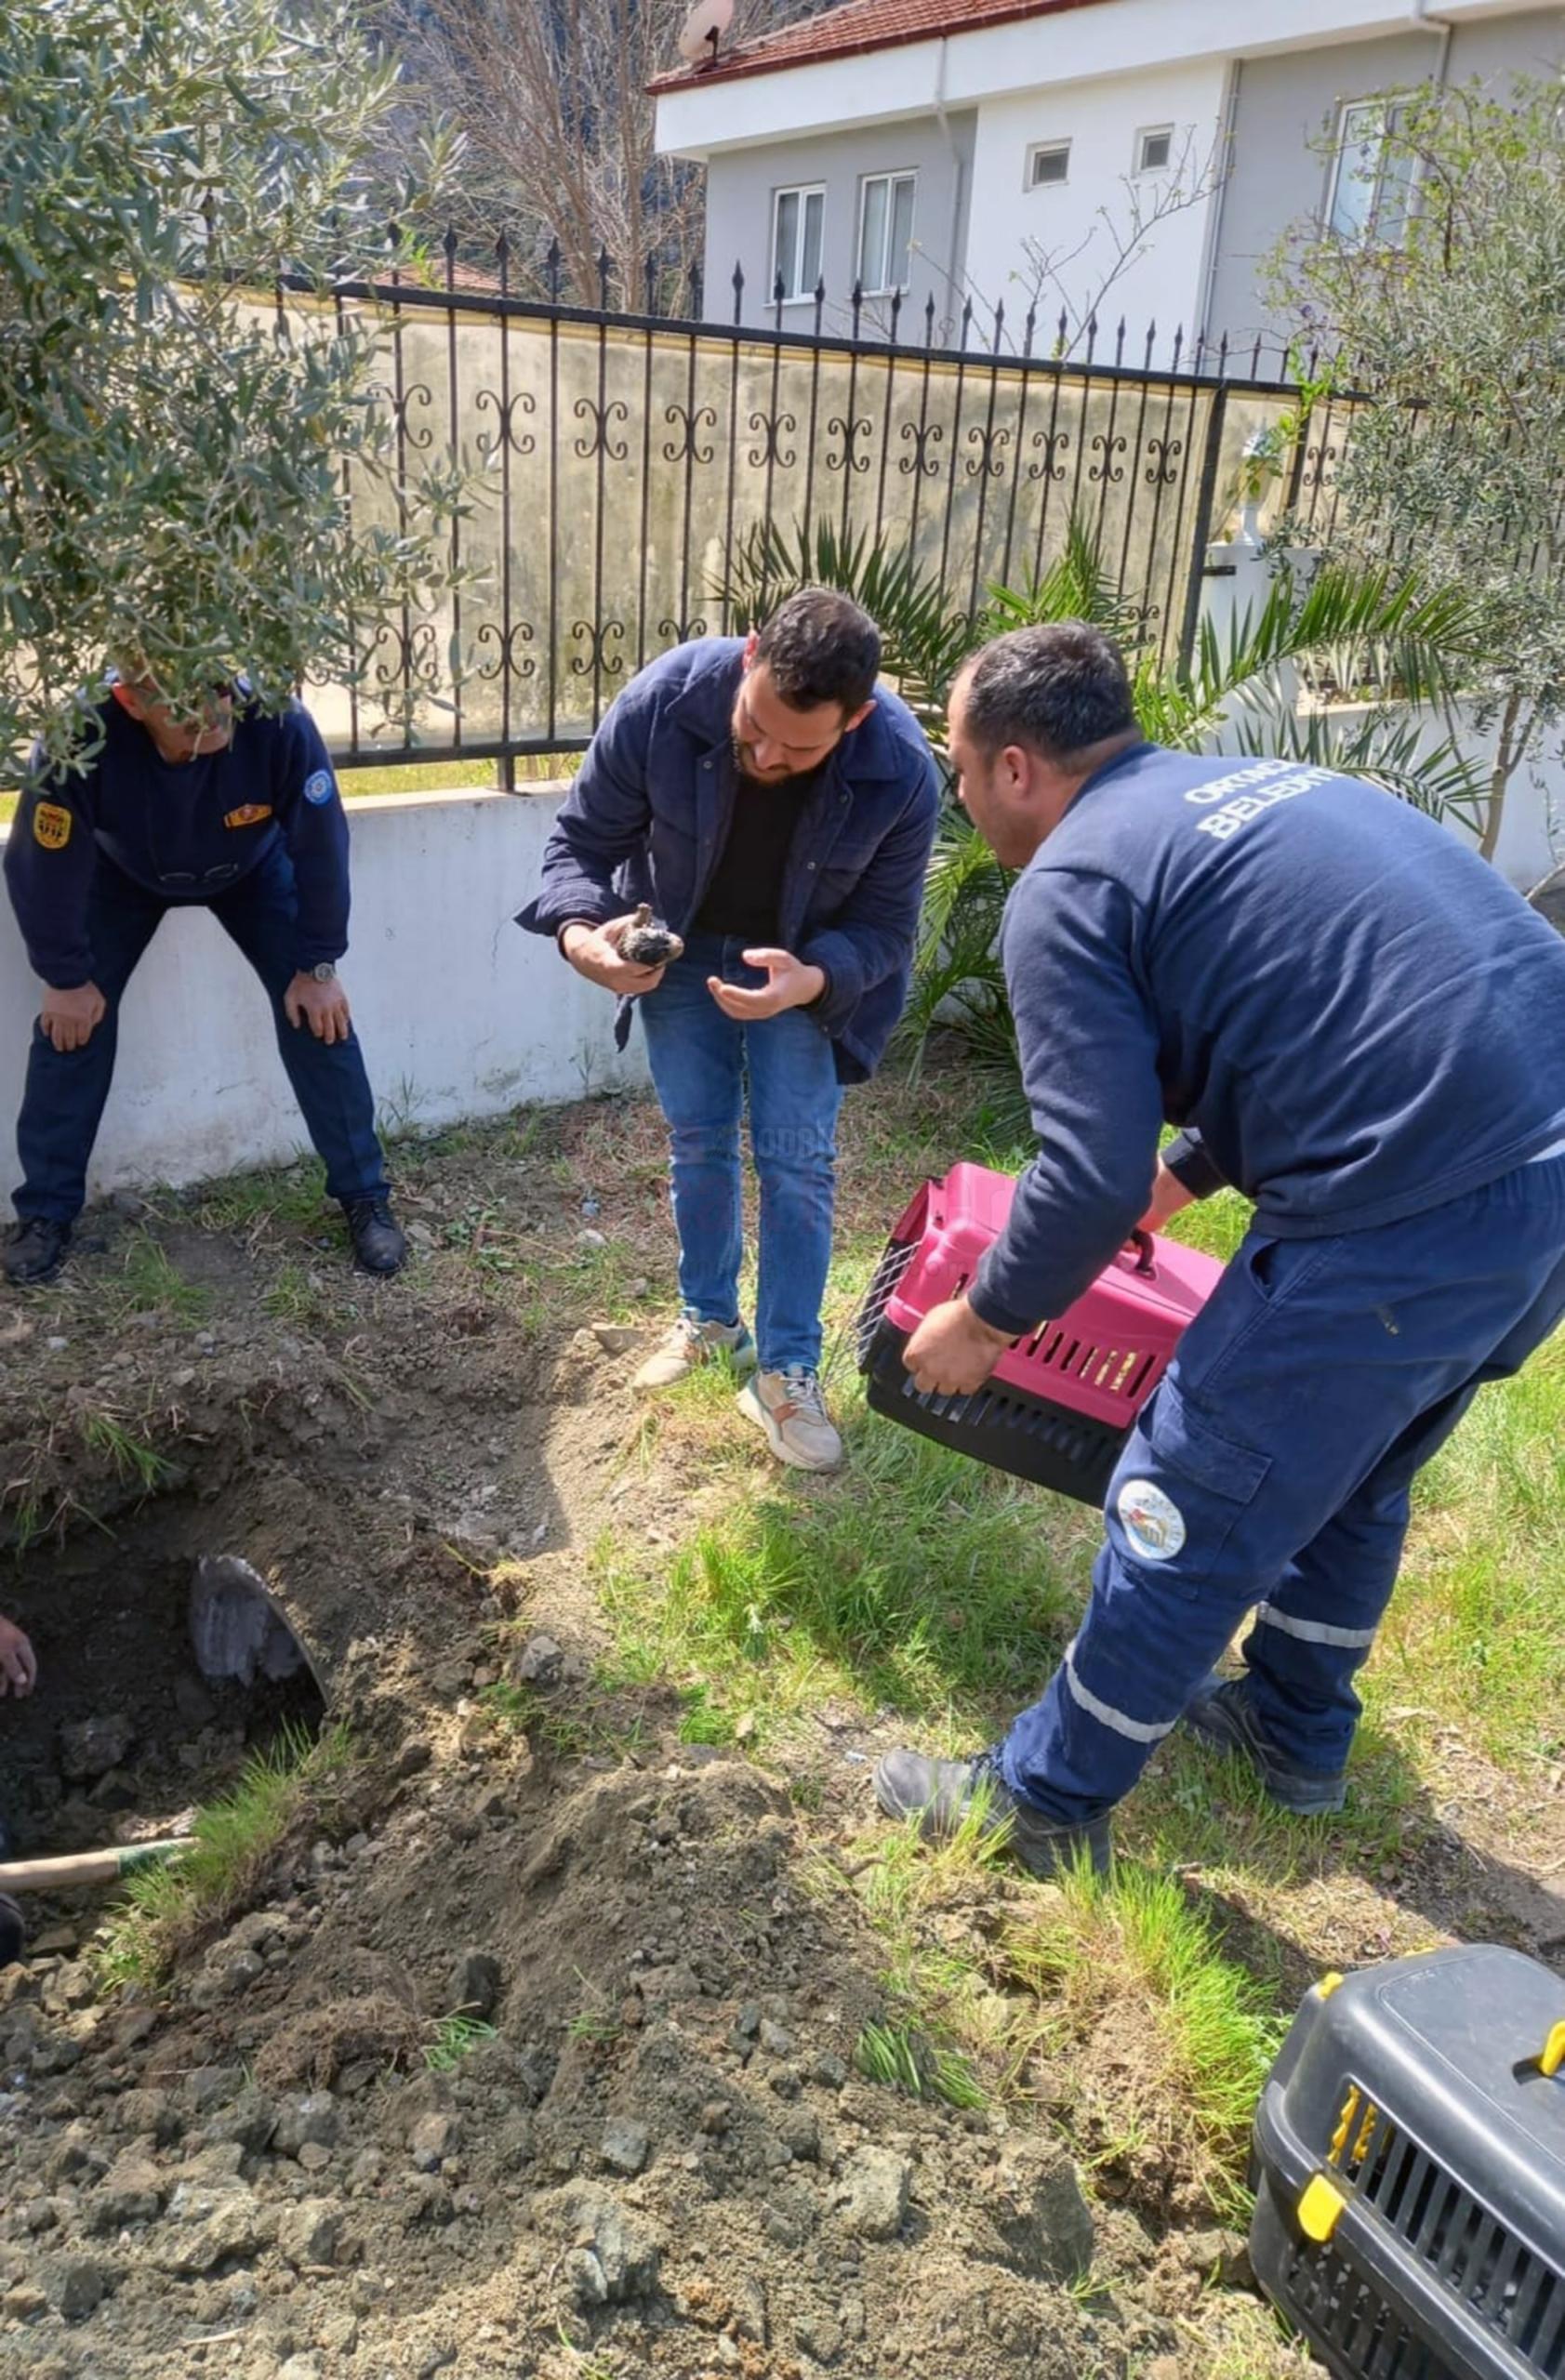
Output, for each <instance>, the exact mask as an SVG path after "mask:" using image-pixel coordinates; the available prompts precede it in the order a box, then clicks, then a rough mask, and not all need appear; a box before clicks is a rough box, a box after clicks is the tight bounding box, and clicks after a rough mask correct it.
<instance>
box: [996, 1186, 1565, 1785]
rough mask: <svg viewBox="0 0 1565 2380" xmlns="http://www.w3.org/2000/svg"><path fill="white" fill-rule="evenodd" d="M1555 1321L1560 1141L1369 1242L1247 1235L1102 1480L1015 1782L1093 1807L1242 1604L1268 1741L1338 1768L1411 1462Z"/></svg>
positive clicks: (1561, 1216)
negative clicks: (1084, 1588) (1092, 1526)
mask: <svg viewBox="0 0 1565 2380" xmlns="http://www.w3.org/2000/svg"><path fill="white" fill-rule="evenodd" d="M1562 1314H1565V1153H1551V1154H1550V1155H1548V1156H1546V1157H1543V1158H1538V1159H1534V1160H1533V1162H1532V1164H1530V1165H1525V1166H1522V1167H1519V1169H1518V1170H1516V1171H1515V1172H1513V1173H1509V1174H1506V1175H1505V1177H1504V1178H1503V1179H1502V1180H1500V1181H1497V1182H1492V1183H1488V1184H1487V1185H1486V1186H1485V1187H1484V1188H1483V1189H1481V1190H1475V1191H1473V1192H1472V1193H1471V1194H1470V1195H1468V1196H1467V1197H1461V1198H1456V1199H1452V1201H1451V1202H1450V1204H1448V1205H1445V1206H1441V1207H1436V1208H1434V1209H1432V1210H1430V1211H1429V1212H1427V1213H1426V1214H1421V1215H1413V1216H1411V1217H1410V1218H1409V1219H1408V1220H1407V1221H1405V1222H1402V1223H1386V1224H1384V1225H1382V1226H1380V1227H1379V1228H1377V1229H1375V1230H1372V1231H1357V1232H1350V1233H1346V1234H1344V1235H1343V1236H1340V1237H1335V1238H1326V1239H1274V1238H1271V1237H1268V1236H1266V1235H1265V1234H1263V1233H1260V1232H1251V1233H1250V1235H1249V1236H1247V1238H1246V1239H1245V1240H1244V1242H1243V1244H1242V1246H1241V1247H1240V1250H1239V1252H1238V1254H1237V1255H1236V1256H1235V1258H1234V1260H1233V1262H1232V1263H1231V1264H1230V1265H1229V1266H1228V1269H1227V1272H1226V1273H1225V1275H1224V1276H1223V1278H1222V1280H1221V1281H1220V1282H1219V1284H1218V1286H1217V1289H1216V1290H1215V1291H1214V1295H1213V1296H1212V1298H1211V1299H1210V1301H1209V1302H1208V1303H1207V1305H1206V1306H1205V1307H1204V1308H1203V1310H1202V1311H1201V1313H1200V1315H1199V1316H1197V1317H1196V1319H1195V1321H1194V1322H1193V1323H1192V1324H1191V1325H1190V1327H1189V1329H1187V1331H1186V1333H1185V1336H1184V1338H1183V1340H1182V1341H1181V1342H1180V1347H1179V1353H1178V1355H1177V1357H1176V1358H1175V1360H1174V1363H1173V1364H1172V1365H1171V1366H1170V1368H1169V1370H1168V1372H1167V1374H1166V1376H1165V1378H1164V1380H1163V1382H1162V1383H1161V1385H1160V1387H1159V1389H1158V1392H1157V1394H1156V1395H1155V1396H1154V1397H1153V1399H1152V1401H1151V1403H1150V1404H1149V1405H1148V1406H1147V1408H1146V1410H1145V1411H1144V1413H1143V1414H1142V1416H1141V1418H1140V1421H1139V1422H1138V1424H1137V1426H1136V1428H1135V1429H1134V1431H1133V1432H1132V1435H1131V1437H1130V1440H1129V1442H1128V1444H1127V1446H1126V1448H1125V1451H1124V1453H1123V1455H1122V1456H1121V1460H1120V1461H1119V1463H1118V1464H1117V1465H1116V1467H1115V1471H1114V1476H1113V1478H1112V1480H1111V1481H1110V1483H1109V1488H1108V1495H1107V1508H1106V1514H1105V1518H1106V1523H1107V1535H1106V1539H1105V1542H1104V1544H1103V1547H1102V1550H1101V1551H1100V1553H1099V1554H1098V1557H1097V1561H1096V1564H1095V1566H1094V1571H1093V1589H1092V1596H1091V1600H1090V1603H1089V1606H1088V1609H1087V1615H1086V1618H1085V1620H1083V1622H1082V1625H1081V1629H1080V1631H1079V1632H1078V1633H1077V1636H1076V1639H1075V1641H1074V1643H1073V1644H1072V1645H1071V1646H1070V1647H1069V1649H1068V1652H1067V1653H1066V1656H1065V1659H1064V1660H1063V1662H1062V1663H1061V1665H1060V1667H1059V1669H1058V1670H1057V1671H1056V1673H1055V1674H1054V1677H1053V1679H1052V1680H1051V1681H1050V1684H1049V1686H1048V1689H1047V1691H1046V1692H1045V1693H1044V1695H1043V1697H1042V1699H1041V1701H1039V1702H1036V1703H1034V1704H1033V1706H1032V1708H1031V1709H1030V1710H1028V1711H1025V1712H1023V1713H1022V1715H1021V1717H1020V1718H1019V1719H1017V1720H1016V1722H1015V1725H1014V1726H1013V1727H1012V1729H1011V1732H1010V1734H1009V1736H1008V1737H1007V1739H1006V1740H1005V1745H1004V1748H1003V1753H1002V1762H1003V1769H1004V1775H1005V1778H1006V1781H1007V1783H1008V1784H1009V1785H1010V1786H1011V1787H1012V1789H1013V1791H1014V1792H1018V1793H1020V1794H1021V1795H1023V1796H1024V1797H1025V1798H1026V1799H1027V1800H1028V1801H1030V1802H1032V1803H1033V1804H1035V1805H1037V1806H1038V1807H1039V1808H1040V1809H1041V1810H1042V1811H1044V1812H1045V1813H1046V1814H1047V1815H1048V1816H1049V1817H1050V1818H1055V1819H1060V1820H1064V1821H1067V1822H1069V1823H1080V1822H1081V1821H1083V1820H1085V1819H1088V1818H1095V1817H1097V1816H1099V1815H1100V1814H1101V1813H1102V1812H1103V1811H1104V1810H1106V1809H1107V1808H1108V1807H1109V1806H1110V1805H1112V1804H1113V1803H1115V1802H1117V1801H1119V1800H1120V1798H1121V1795H1122V1794H1124V1793H1125V1792H1128V1791H1129V1789H1130V1787H1131V1786H1132V1785H1133V1784H1134V1782H1135V1779H1136V1778H1137V1777H1138V1776H1139V1775H1140V1773H1141V1771H1142V1768H1143V1767H1144V1766H1145V1765H1146V1763H1147V1758H1148V1757H1149V1755H1150V1753H1151V1752H1152V1751H1153V1749H1154V1748H1155V1746H1156V1745H1157V1744H1159V1743H1160V1741H1161V1740H1162V1739H1163V1737H1165V1736H1166V1735H1168V1734H1169V1732H1170V1731H1171V1729H1172V1728H1174V1726H1177V1724H1178V1721H1179V1717H1180V1714H1181V1712H1183V1711H1184V1709H1185V1707H1186V1705H1187V1702H1188V1701H1189V1699H1190V1698H1191V1696H1192V1694H1193V1693H1194V1691H1195V1690H1196V1688H1197V1687H1198V1686H1200V1684H1201V1683H1202V1681H1203V1680H1204V1678H1205V1677H1206V1675H1207V1674H1208V1673H1209V1672H1210V1670H1211V1669H1212V1667H1213V1665H1214V1662H1215V1661H1216V1660H1217V1659H1219V1658H1220V1656H1221V1655H1222V1653H1223V1651H1224V1648H1225V1647H1226V1646H1227V1644H1228V1641H1229V1639H1230V1638H1231V1636H1232V1635H1233V1633H1234V1632H1235V1630H1236V1629H1237V1628H1238V1627H1239V1626H1240V1622H1241V1621H1242V1620H1243V1619H1244V1617H1245V1615H1246V1613H1253V1625H1252V1626H1251V1629H1250V1632H1249V1633H1248V1635H1247V1636H1246V1638H1245V1642H1244V1646H1243V1656H1244V1660H1245V1663H1246V1665H1247V1670H1248V1679H1249V1694H1250V1698H1251V1706H1252V1708H1253V1712H1254V1714H1255V1716H1256V1717H1257V1719H1258V1720H1259V1721H1260V1723H1261V1726H1263V1728H1264V1729H1265V1731H1266V1734H1267V1737H1268V1739H1270V1741H1271V1743H1272V1744H1273V1745H1274V1746H1275V1748H1276V1750H1277V1752H1279V1753H1280V1756H1281V1758H1282V1759H1283V1760H1285V1761H1287V1762H1288V1763H1290V1764H1291V1765H1293V1766H1295V1767H1297V1768H1301V1769H1311V1770H1315V1771H1318V1772H1320V1773H1323V1774H1331V1773H1333V1772H1335V1771H1337V1770H1340V1769H1341V1768H1342V1766H1343V1765H1344V1763H1345V1761H1346V1757H1347V1752H1348V1747H1349V1745H1350V1744H1351V1742H1352V1739H1353V1732H1354V1728H1355V1726H1356V1725H1357V1723H1358V1719H1359V1709H1360V1705H1359V1698H1358V1696H1357V1695H1356V1694H1355V1692H1354V1690H1353V1676H1354V1673H1355V1672H1356V1671H1357V1670H1358V1669H1359V1667H1360V1665H1361V1664H1362V1662H1363V1661H1364V1659H1365V1658H1366V1656H1367V1655H1368V1652H1369V1649H1370V1646H1371V1645H1372V1644H1373V1641H1374V1634H1375V1630H1376V1628H1377V1627H1378V1625H1379V1623H1380V1620H1381V1617H1382V1614H1383V1613H1384V1612H1385V1609H1386V1605H1387V1603H1388V1602H1389V1600H1390V1596H1391V1590H1392V1588H1393V1586H1394V1585H1395V1583H1396V1578H1397V1570H1398V1566H1399V1562H1400V1560H1401V1554H1402V1543H1403V1540H1404V1538H1405V1536H1406V1534H1407V1527H1408V1514H1409V1491H1410V1489H1411V1488H1412V1481H1413V1477H1414V1474H1416V1473H1417V1472H1418V1471H1419V1470H1420V1468H1421V1467H1422V1466H1423V1465H1424V1464H1425V1463H1426V1462H1427V1461H1428V1460H1429V1458H1430V1456H1431V1455H1432V1454H1434V1452H1435V1451H1436V1449H1437V1448H1439V1446H1440V1445H1441V1444H1442V1443H1443V1442H1444V1440H1445V1439H1446V1438H1448V1437H1449V1436H1450V1435H1451V1433H1452V1430H1453V1429H1454V1428H1455V1427H1456V1424H1457V1422H1458V1421H1460V1420H1461V1418H1462V1415H1463V1414H1464V1413H1465V1412H1466V1408H1467V1407H1468V1406H1469V1405H1470V1404H1471V1402H1472V1400H1473V1397H1474V1396H1475V1395H1477V1393H1478V1390H1479V1387H1480V1386H1481V1384H1482V1383H1483V1382H1485V1381H1491V1380H1501V1379H1504V1378H1505V1376H1506V1375H1507V1374H1509V1373H1511V1372H1515V1371H1517V1370H1519V1369H1520V1367H1521V1365H1522V1364H1523V1363H1524V1362H1525V1361H1526V1359H1527V1357H1528V1356H1529V1355H1531V1354H1532V1351H1533V1349H1534V1348H1535V1347H1538V1346H1539V1345H1541V1344H1542V1342H1543V1341H1544V1340H1545V1339H1546V1338H1547V1337H1548V1335H1549V1333H1550V1332H1551V1331H1552V1330H1553V1329H1554V1328H1555V1325H1556V1324H1557V1323H1558V1321H1559V1319H1560V1317H1561V1315H1562ZM1517 1560H1518V1563H1519V1564H1522V1565H1524V1564H1525V1561H1526V1549H1525V1547H1524V1546H1519V1547H1518V1549H1517Z"/></svg>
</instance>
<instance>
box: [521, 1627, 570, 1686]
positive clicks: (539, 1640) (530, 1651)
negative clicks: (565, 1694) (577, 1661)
mask: <svg viewBox="0 0 1565 2380" xmlns="http://www.w3.org/2000/svg"><path fill="white" fill-rule="evenodd" d="M564 1660H565V1656H564V1652H563V1651H562V1650H561V1648H560V1646H558V1645H557V1644H556V1643H555V1641H554V1639H553V1637H552V1636H545V1635H537V1636H529V1637H528V1639H527V1641H526V1643H525V1644H524V1646H523V1647H522V1650H521V1651H520V1652H519V1653H518V1654H517V1656H516V1661H515V1673H516V1676H517V1677H518V1678H519V1679H520V1680H521V1682H522V1684H523V1685H524V1686H558V1685H559V1683H560V1674H561V1672H562V1670H563V1669H564Z"/></svg>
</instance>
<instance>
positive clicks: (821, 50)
mask: <svg viewBox="0 0 1565 2380" xmlns="http://www.w3.org/2000/svg"><path fill="white" fill-rule="evenodd" d="M1102 5H1103V0H847V6H846V7H842V8H829V9H827V10H826V11H825V13H824V14H823V15H821V16H818V17H808V18H806V19H805V20H803V21H802V23H800V24H796V25H785V26H784V27H783V29H782V31H781V32H780V33H763V34H762V36H761V38H760V39H759V40H758V41H749V42H744V43H742V44H741V45H740V46H738V47H737V48H736V49H731V50H727V51H722V52H720V53H719V55H718V59H717V63H716V64H715V65H708V66H680V67H676V68H674V69H673V70H672V71H671V72H670V73H667V74H657V75H655V76H654V77H653V79H652V81H651V82H650V83H649V84H648V85H647V88H648V90H650V91H677V90H686V89H692V88H694V87H695V86H697V85H699V84H702V83H727V82H735V81H736V80H737V79H738V77H739V76H740V75H742V74H776V73H780V72H781V70H782V69H783V68H784V67H785V66H814V65H816V63H818V61H819V60H821V59H828V58H852V57H855V56H856V55H858V54H859V53H860V52H862V51H864V50H871V49H898V48H900V47H902V46H903V45H904V44H906V43H908V42H915V41H937V40H938V39H939V38H940V36H941V35H942V34H943V33H973V32H975V31H976V29H977V28H978V27H980V26H982V25H1003V24H1009V23H1012V22H1014V21H1015V20H1016V19H1018V18H1021V17H1055V16H1061V15H1063V14H1064V12H1065V11H1066V10H1067V9H1068V8H1094V7H1101V6H1102Z"/></svg>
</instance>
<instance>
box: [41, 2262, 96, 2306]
mask: <svg viewBox="0 0 1565 2380" xmlns="http://www.w3.org/2000/svg"><path fill="white" fill-rule="evenodd" d="M38 2278H39V2280H40V2281H41V2282H42V2284H43V2290H44V2295H45V2297H46V2299H47V2300H48V2303H49V2304H50V2305H51V2306H52V2307H53V2308H54V2310H55V2312H56V2313H57V2314H58V2315H59V2316H60V2319H61V2320H62V2321H67V2322H85V2321H86V2318H87V2316H88V2315H89V2314H90V2313H92V2312H94V2311H95V2309H96V2308H97V2307H99V2305H100V2304H101V2303H102V2300H103V2296H104V2293H105V2292H106V2290H107V2288H108V2285H109V2281H108V2275H107V2274H106V2272H105V2271H104V2268H103V2267H102V2266H101V2265H100V2264H98V2263H96V2262H95V2261H94V2259H93V2258H92V2257H91V2256H50V2257H48V2258H46V2261H45V2263H44V2266H43V2268H42V2270H41V2271H40V2273H39V2276H38Z"/></svg>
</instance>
